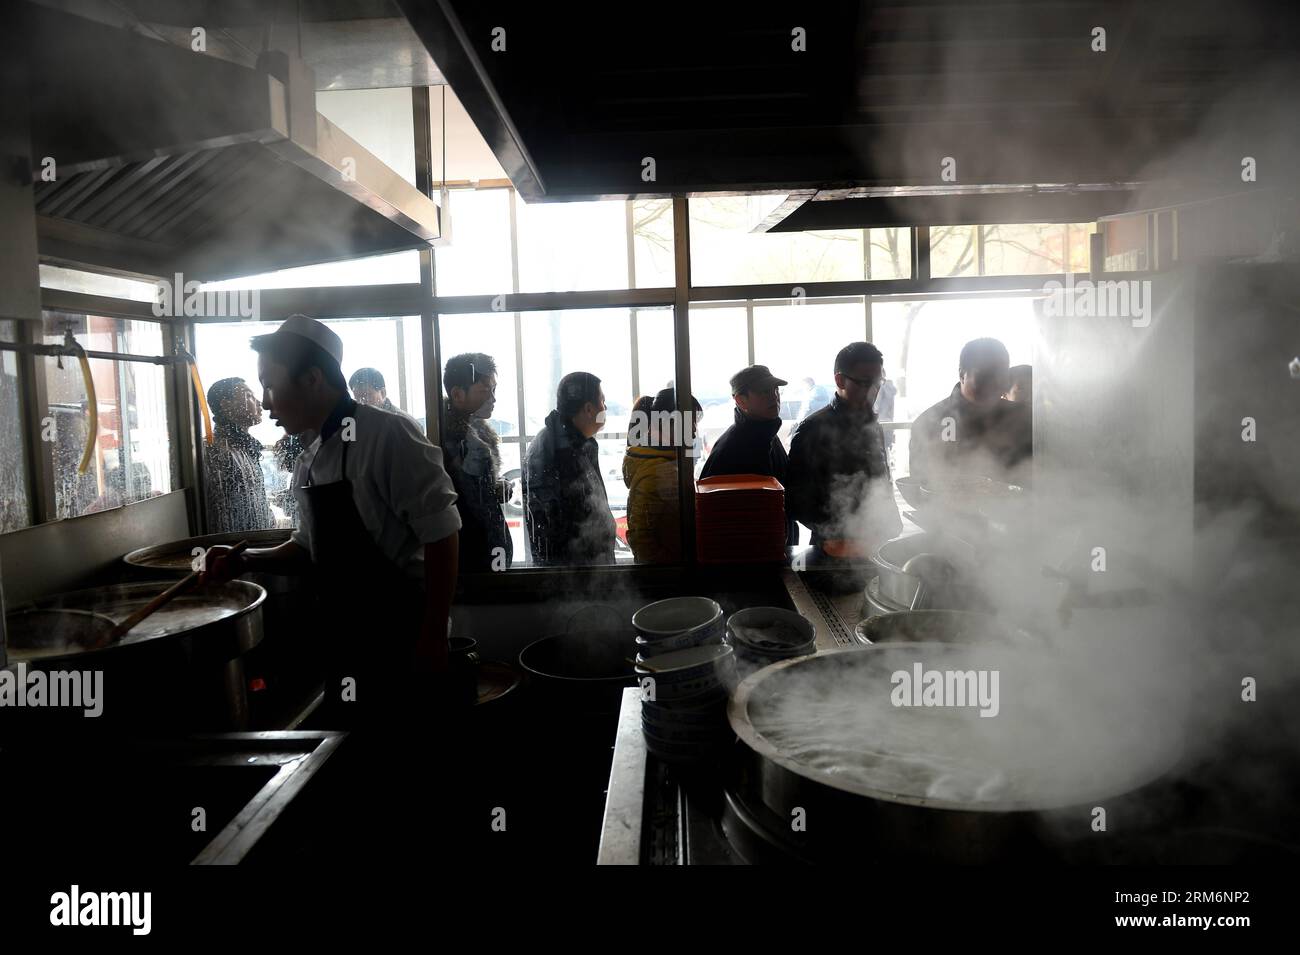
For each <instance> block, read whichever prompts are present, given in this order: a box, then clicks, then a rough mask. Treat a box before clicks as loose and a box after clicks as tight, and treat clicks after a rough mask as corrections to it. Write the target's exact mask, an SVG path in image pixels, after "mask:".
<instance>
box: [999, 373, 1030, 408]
mask: <svg viewBox="0 0 1300 955" xmlns="http://www.w3.org/2000/svg"><path fill="white" fill-rule="evenodd" d="M1010 379H1011V387H1010V388H1008V389H1007V393H1006V394H1005V395H1003V396H1002V397H1003V398H1006V399H1007V401H1017V402H1019V401H1023V402H1024V403H1025V404H1027V405H1030V406H1032V405H1033V403H1034V369H1033V367H1032V366H1030V365H1012V366H1011V372H1010Z"/></svg>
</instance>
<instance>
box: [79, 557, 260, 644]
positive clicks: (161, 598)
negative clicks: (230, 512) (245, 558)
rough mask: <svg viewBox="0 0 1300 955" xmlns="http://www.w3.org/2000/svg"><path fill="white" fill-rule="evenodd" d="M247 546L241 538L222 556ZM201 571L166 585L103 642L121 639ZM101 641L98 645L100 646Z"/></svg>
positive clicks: (167, 601)
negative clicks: (164, 588)
mask: <svg viewBox="0 0 1300 955" xmlns="http://www.w3.org/2000/svg"><path fill="white" fill-rule="evenodd" d="M247 546H248V541H247V540H242V541H240V542H239V543H238V544H236V545H235V546H234V547H232V548H230V550H228V551H227V552H226V553H225V555H224V556H227V557H233V556H234V555H235V554H238V553H240V552H241V551H242V550H243V549H244V548H245V547H247ZM204 556H205V558H206V556H207V555H206V554H205V555H204ZM202 573H203V571H201V570H196V571H194V572H193V573H190V574H188V575H186V576H185V577H183V578H181V579H180V580H178V581H176V583H174V584H172V585H171V586H170V587H168V588H167V589H166V590H164V591H163V592H162V593H160V594H159V595H158V596H157V597H154V598H153V600H151V601H149V602H148V603H147V604H145V605H144V606H143V607H141V608H140V609H139V610H137V611H135V612H134V613H133V614H131V616H129V617H127V618H126V619H125V620H123V621H122V622H121V623H119V624H118V625H117V626H116V627H114V628H113V629H112V630H111V631H109V634H108V636H107V637H106V638H105V639H104V641H103V643H112V642H113V641H114V640H120V639H122V637H124V636H125V635H126V634H127V633H129V632H130V631H131V629H132V628H134V627H136V626H138V625H139V624H140V622H141V621H142V620H144V619H145V618H146V617H149V616H151V615H152V614H154V613H156V612H157V611H159V610H161V609H162V608H163V607H165V606H166V605H167V604H169V603H171V602H172V600H174V599H175V598H176V597H179V596H180V595H181V594H183V593H185V591H187V590H189V589H190V588H191V587H193V586H194V585H195V584H196V583H198V580H199V575H200V574H202ZM103 643H101V644H99V645H100V646H102V645H103Z"/></svg>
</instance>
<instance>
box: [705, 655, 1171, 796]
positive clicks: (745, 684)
mask: <svg viewBox="0 0 1300 955" xmlns="http://www.w3.org/2000/svg"><path fill="white" fill-rule="evenodd" d="M898 646H899V644H887V643H886V644H873V645H870V646H862V647H837V648H836V649H834V650H823V651H821V652H820V653H816V654H809V655H808V656H806V657H797V658H795V659H792V660H781V661H779V662H776V663H771V664H769V665H767V666H766V667H763V668H762V669H761V670H758V671H756V672H754V673H752V674H750V675H749V676H747V677H745V679H743V680H742V681H741V682H740V684H739V685H738V686H737V687H736V690H735V692H734V693H733V694H732V697H731V700H730V702H729V703H728V704H727V720H728V722H730V723H731V728H732V730H733V731H734V732H735V734H736V736H737V737H739V738H740V740H741V742H743V743H744V744H745V745H746V746H748V747H749V748H750V749H751V750H753V751H754V752H755V753H757V754H758V755H759V756H761V757H763V758H764V759H768V760H770V761H771V762H773V763H775V764H776V765H777V766H779V767H781V768H782V769H784V770H786V771H787V772H790V773H793V774H794V775H796V776H799V777H801V778H803V779H806V780H808V781H809V782H812V783H815V784H816V785H819V786H825V787H827V788H829V789H834V790H839V791H841V792H847V793H852V794H855V795H859V796H866V797H867V798H870V799H878V800H882V801H884V802H892V803H898V804H900V805H905V806H915V807H917V808H923V809H943V810H947V811H951V812H966V813H971V812H978V813H990V814H992V813H1008V812H1028V813H1045V812H1054V811H1057V810H1069V809H1078V808H1079V807H1081V806H1086V805H1087V804H1089V803H1092V802H1095V801H1096V800H1098V799H1104V798H1112V799H1113V798H1116V797H1118V796H1123V795H1126V794H1128V793H1131V792H1133V791H1134V790H1136V789H1139V788H1141V787H1142V786H1144V785H1146V784H1148V783H1150V782H1152V781H1153V780H1155V779H1157V778H1159V777H1160V776H1162V775H1164V774H1165V773H1166V772H1168V771H1169V770H1170V769H1171V768H1172V767H1173V765H1174V764H1175V763H1177V761H1178V759H1179V757H1180V756H1181V753H1175V754H1173V755H1172V756H1171V757H1170V758H1169V759H1168V760H1167V761H1166V762H1164V763H1161V764H1160V765H1159V766H1158V767H1156V768H1153V769H1151V770H1150V771H1148V772H1146V773H1144V774H1143V775H1142V778H1139V779H1135V780H1133V781H1132V783H1131V784H1126V786H1125V787H1124V788H1116V789H1115V790H1114V791H1112V792H1099V793H1096V794H1088V795H1083V796H1080V797H1079V798H1077V799H1075V798H1071V799H1069V800H1066V801H1060V802H1047V801H1033V802H1029V801H1024V800H1011V801H1006V802H990V803H969V802H958V801H952V800H944V799H929V798H926V797H924V796H915V795H911V794H907V793H895V792H890V791H888V790H884V789H876V788H873V787H871V786H864V785H860V784H857V783H855V782H854V781H853V780H850V779H846V778H843V777H834V776H831V775H829V774H826V773H821V772H818V771H817V770H814V769H812V768H811V767H809V766H806V765H805V764H803V763H801V762H799V761H798V760H796V759H792V758H791V757H789V756H788V755H786V754H785V753H783V752H781V751H780V750H778V749H777V748H776V747H775V746H773V745H772V743H771V742H770V741H768V739H767V737H765V736H763V735H762V734H761V733H759V732H758V731H757V730H756V729H754V724H753V723H751V722H750V720H749V698H750V697H751V696H752V695H753V693H754V691H755V690H756V689H757V688H758V687H759V686H760V685H761V684H762V682H763V681H764V680H766V679H768V678H770V677H771V676H772V674H773V673H775V672H777V671H778V670H782V669H785V668H786V667H792V666H798V665H799V664H800V663H802V662H803V661H804V660H807V659H809V658H810V657H833V656H839V655H840V654H847V653H876V652H880V651H882V650H889V649H896V648H897V647H898ZM908 646H909V647H913V648H917V647H923V648H925V647H928V648H934V649H936V650H939V651H942V650H944V649H951V647H952V646H953V644H943V643H931V642H921V641H917V642H914V643H909V644H908Z"/></svg>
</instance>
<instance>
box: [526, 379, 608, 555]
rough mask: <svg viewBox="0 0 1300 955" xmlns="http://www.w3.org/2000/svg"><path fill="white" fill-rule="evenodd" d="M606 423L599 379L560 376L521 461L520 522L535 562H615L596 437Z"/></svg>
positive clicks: (603, 399) (603, 398)
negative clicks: (547, 411) (548, 409)
mask: <svg viewBox="0 0 1300 955" xmlns="http://www.w3.org/2000/svg"><path fill="white" fill-rule="evenodd" d="M604 426H605V393H604V391H602V390H601V387H600V379H599V378H597V377H596V376H595V375H593V374H591V373H590V372H585V371H575V372H571V373H570V374H567V375H565V376H564V377H563V378H561V379H560V385H559V388H557V389H556V395H555V410H554V411H552V412H551V413H550V414H549V415H547V416H546V424H545V426H544V427H543V428H542V430H541V431H539V432H538V433H537V437H535V438H533V440H532V443H531V444H529V445H528V458H527V460H526V462H525V465H524V501H525V510H524V523H525V525H526V526H527V528H528V542H529V546H530V547H532V551H533V561H534V562H535V563H537V564H543V565H545V564H611V563H613V562H614V539H615V531H614V515H613V514H611V513H610V511H609V498H608V496H607V495H606V493H605V481H604V478H603V477H602V476H601V473H600V450H599V446H598V445H597V444H596V437H595V435H596V432H597V431H599V430H600V429H601V428H603V427H604Z"/></svg>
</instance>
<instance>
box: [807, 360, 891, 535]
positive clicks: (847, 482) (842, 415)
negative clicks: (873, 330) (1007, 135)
mask: <svg viewBox="0 0 1300 955" xmlns="http://www.w3.org/2000/svg"><path fill="white" fill-rule="evenodd" d="M883 381H884V357H883V356H882V355H881V353H880V350H879V349H878V348H876V346H875V345H873V344H871V343H870V342H853V343H852V344H851V345H846V346H845V347H844V348H842V349H840V352H839V354H837V355H836V356H835V396H834V397H833V398H832V399H831V403H830V404H829V405H827V406H826V407H825V408H822V409H821V410H820V411H817V412H814V413H813V414H810V415H809V416H808V417H807V418H805V419H804V420H803V421H802V422H801V423H800V424H799V427H798V428H796V429H795V432H794V434H793V435H792V436H791V438H790V469H789V474H788V483H787V484H786V488H787V491H786V500H787V501H789V506H790V511H791V513H792V514H793V515H794V517H795V519H796V520H798V521H799V522H800V523H802V524H805V525H807V526H808V527H809V528H811V529H812V543H813V545H814V546H816V545H819V544H821V543H822V542H823V541H828V540H835V541H851V542H853V544H854V545H855V548H854V549H855V550H858V551H861V552H863V553H870V552H871V551H873V550H874V549H875V548H876V547H878V546H879V545H880V544H882V543H884V542H885V541H887V540H889V539H890V538H893V537H897V536H898V535H899V534H900V533H902V530H903V522H902V520H901V519H900V518H899V516H898V505H897V504H896V503H894V491H893V483H892V481H891V480H890V475H889V460H888V456H887V449H886V446H885V432H884V429H883V428H881V426H880V421H879V419H878V418H877V417H876V412H875V410H874V409H875V404H876V398H877V396H878V395H879V394H880V388H881V384H882V382H883Z"/></svg>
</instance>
